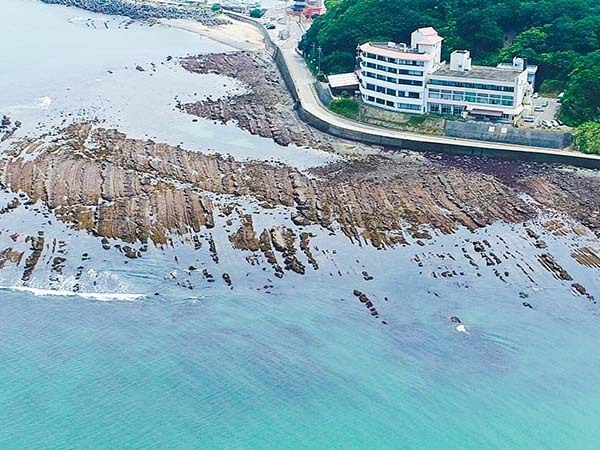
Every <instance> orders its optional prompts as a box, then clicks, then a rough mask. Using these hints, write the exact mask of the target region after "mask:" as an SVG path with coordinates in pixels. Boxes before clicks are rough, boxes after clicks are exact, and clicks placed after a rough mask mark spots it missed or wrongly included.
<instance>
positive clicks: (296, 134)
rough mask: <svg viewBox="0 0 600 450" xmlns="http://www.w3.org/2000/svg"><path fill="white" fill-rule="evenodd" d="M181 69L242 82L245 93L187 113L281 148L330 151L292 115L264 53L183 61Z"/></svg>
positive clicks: (198, 104) (323, 137) (328, 143)
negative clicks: (235, 127) (291, 146)
mask: <svg viewBox="0 0 600 450" xmlns="http://www.w3.org/2000/svg"><path fill="white" fill-rule="evenodd" d="M181 64H182V66H183V67H184V68H185V69H186V70H188V71H190V72H194V73H200V74H206V73H216V74H219V75H224V76H227V77H230V78H235V79H236V80H238V81H241V82H242V83H244V84H245V85H246V87H247V90H248V92H246V93H243V94H240V95H235V94H232V95H229V96H228V97H226V98H218V99H212V98H208V99H205V100H202V101H199V102H194V103H187V104H185V105H182V108H183V109H184V110H185V111H186V112H187V113H189V114H193V115H196V116H199V117H203V118H206V119H210V120H215V121H220V122H223V123H227V122H230V121H234V122H235V123H236V124H237V125H238V126H239V127H240V128H242V129H244V130H246V131H249V132H250V133H252V134H256V135H259V136H262V137H266V138H269V139H273V140H274V141H275V142H277V143H278V144H280V145H283V146H287V145H289V144H290V143H294V144H296V145H299V146H308V147H313V148H320V149H323V150H332V148H333V147H334V143H333V142H334V141H333V140H332V139H330V138H329V137H328V136H326V135H323V134H321V133H319V132H317V131H316V130H314V129H313V128H311V127H309V126H308V125H307V124H305V123H304V122H302V121H301V120H300V119H299V118H298V117H297V116H296V114H295V113H294V110H293V106H294V105H293V102H292V99H291V98H290V96H289V95H288V93H287V91H286V90H285V86H284V84H283V80H282V79H281V76H280V75H279V72H278V71H277V68H276V67H275V65H274V64H273V60H272V58H271V57H270V56H269V54H268V53H267V52H260V51H259V52H257V51H253V52H238V53H220V54H211V55H206V56H200V57H194V58H185V59H183V60H182V62H181Z"/></svg>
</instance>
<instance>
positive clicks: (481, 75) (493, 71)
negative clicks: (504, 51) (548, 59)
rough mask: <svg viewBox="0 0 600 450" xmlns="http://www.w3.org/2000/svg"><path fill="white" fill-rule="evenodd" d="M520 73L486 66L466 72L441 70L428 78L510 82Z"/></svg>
mask: <svg viewBox="0 0 600 450" xmlns="http://www.w3.org/2000/svg"><path fill="white" fill-rule="evenodd" d="M521 73H522V72H521V71H519V70H507V69H498V68H496V67H488V66H473V67H472V68H471V70H467V71H462V70H450V69H449V68H442V69H439V70H437V71H435V72H434V73H432V74H431V75H430V77H431V78H436V77H455V78H471V79H480V80H493V81H505V82H507V81H509V82H512V81H514V79H515V78H516V77H517V76H519V75H520V74H521Z"/></svg>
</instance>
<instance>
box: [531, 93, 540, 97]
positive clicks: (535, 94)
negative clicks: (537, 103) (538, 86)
mask: <svg viewBox="0 0 600 450" xmlns="http://www.w3.org/2000/svg"><path fill="white" fill-rule="evenodd" d="M539 96H540V94H539V92H534V93H533V96H532V98H538V97H539Z"/></svg>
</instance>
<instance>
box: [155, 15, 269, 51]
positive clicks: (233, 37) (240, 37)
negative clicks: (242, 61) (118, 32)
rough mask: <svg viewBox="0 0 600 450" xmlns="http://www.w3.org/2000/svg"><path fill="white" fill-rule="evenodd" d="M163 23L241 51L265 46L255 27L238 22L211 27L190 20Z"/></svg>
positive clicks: (165, 21)
mask: <svg viewBox="0 0 600 450" xmlns="http://www.w3.org/2000/svg"><path fill="white" fill-rule="evenodd" d="M161 22H162V23H164V24H166V25H169V26H172V27H175V28H179V29H182V30H186V31H190V32H192V33H195V34H198V35H200V36H203V37H206V38H208V39H212V40H213V41H217V42H220V43H222V44H225V45H229V46H231V47H233V48H236V49H239V50H255V49H260V48H264V46H265V43H264V38H263V36H262V35H261V33H260V32H259V31H258V30H257V29H256V28H255V27H253V26H252V25H250V24H247V23H244V22H240V21H237V20H232V21H231V23H228V24H226V25H218V26H211V27H208V26H206V25H202V24H201V23H200V22H197V21H195V20H189V19H162V20H161Z"/></svg>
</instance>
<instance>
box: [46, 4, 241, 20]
mask: <svg viewBox="0 0 600 450" xmlns="http://www.w3.org/2000/svg"><path fill="white" fill-rule="evenodd" d="M40 1H41V2H42V3H46V4H51V5H63V6H72V7H75V8H80V9H85V10H87V11H91V12H95V13H101V14H108V15H118V16H127V17H129V18H131V19H133V20H147V19H191V20H196V21H198V22H200V23H202V24H203V25H209V26H210V25H213V26H214V25H224V24H226V23H228V22H229V21H228V20H226V19H222V18H218V17H215V15H214V13H212V12H211V11H210V10H209V9H206V8H194V9H192V8H182V7H178V6H174V5H173V6H167V5H158V4H150V3H143V4H139V3H132V2H131V1H129V0H110V1H109V2H101V1H98V0H40Z"/></svg>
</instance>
